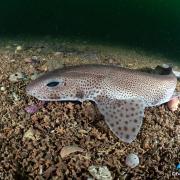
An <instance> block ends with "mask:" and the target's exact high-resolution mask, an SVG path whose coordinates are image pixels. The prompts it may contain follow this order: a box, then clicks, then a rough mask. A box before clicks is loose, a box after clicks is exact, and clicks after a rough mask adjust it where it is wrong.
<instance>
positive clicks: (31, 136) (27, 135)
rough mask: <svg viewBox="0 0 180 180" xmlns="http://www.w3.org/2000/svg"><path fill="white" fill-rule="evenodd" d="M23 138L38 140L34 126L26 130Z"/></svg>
mask: <svg viewBox="0 0 180 180" xmlns="http://www.w3.org/2000/svg"><path fill="white" fill-rule="evenodd" d="M23 139H32V140H36V138H35V134H34V131H33V129H32V128H30V129H29V130H28V131H26V132H25V134H24V136H23Z"/></svg>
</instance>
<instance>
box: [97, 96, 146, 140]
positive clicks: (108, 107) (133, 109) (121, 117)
mask: <svg viewBox="0 0 180 180" xmlns="http://www.w3.org/2000/svg"><path fill="white" fill-rule="evenodd" d="M96 103H97V106H98V108H99V110H100V112H101V113H102V114H103V115H104V118H105V121H106V123H107V124H108V126H109V127H110V129H111V130H112V132H113V133H114V134H115V135H116V136H117V137H119V139H121V140H122V141H124V142H127V143H131V142H132V141H133V140H134V139H135V138H136V136H137V134H138V132H139V130H140V127H141V125H142V120H143V117H144V108H145V106H144V102H143V101H142V100H140V99H127V100H117V99H115V100H112V99H108V98H105V97H103V98H101V97H100V98H99V101H97V102H96Z"/></svg>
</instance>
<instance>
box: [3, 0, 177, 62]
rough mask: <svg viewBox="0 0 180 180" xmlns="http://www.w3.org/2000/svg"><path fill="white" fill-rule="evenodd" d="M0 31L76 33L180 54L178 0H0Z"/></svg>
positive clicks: (165, 52) (174, 56)
mask: <svg viewBox="0 0 180 180" xmlns="http://www.w3.org/2000/svg"><path fill="white" fill-rule="evenodd" d="M0 33H1V34H2V35H13V36H15V35H18V34H30V35H32V36H34V35H52V36H68V37H70V36H78V37H80V38H84V39H91V40H95V41H97V40H98V41H102V42H103V41H104V42H105V41H106V42H111V43H114V44H124V45H128V46H138V47H142V48H144V49H149V50H150V49H151V50H154V51H161V52H162V53H164V54H166V55H167V56H170V57H171V58H174V59H175V60H176V61H178V59H179V57H180V1H179V0H44V1H43V0H4V1H3V0H1V2H0Z"/></svg>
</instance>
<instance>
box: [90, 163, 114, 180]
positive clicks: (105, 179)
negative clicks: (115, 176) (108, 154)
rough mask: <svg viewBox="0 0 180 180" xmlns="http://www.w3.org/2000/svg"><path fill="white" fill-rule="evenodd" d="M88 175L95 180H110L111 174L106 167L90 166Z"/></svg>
mask: <svg viewBox="0 0 180 180" xmlns="http://www.w3.org/2000/svg"><path fill="white" fill-rule="evenodd" d="M88 171H89V173H90V174H91V175H92V176H93V177H94V178H95V179H97V180H112V176H111V172H110V171H109V169H108V168H107V166H93V165H92V166H90V167H89V168H88Z"/></svg>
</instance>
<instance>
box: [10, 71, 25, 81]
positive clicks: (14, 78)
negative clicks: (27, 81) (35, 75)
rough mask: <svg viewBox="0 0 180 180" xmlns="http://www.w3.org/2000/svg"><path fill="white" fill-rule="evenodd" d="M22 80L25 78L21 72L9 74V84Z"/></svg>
mask: <svg viewBox="0 0 180 180" xmlns="http://www.w3.org/2000/svg"><path fill="white" fill-rule="evenodd" d="M24 78H25V76H24V74H23V73H21V72H17V73H15V74H11V75H10V76H9V80H10V81H11V82H18V81H19V80H22V79H24Z"/></svg>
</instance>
